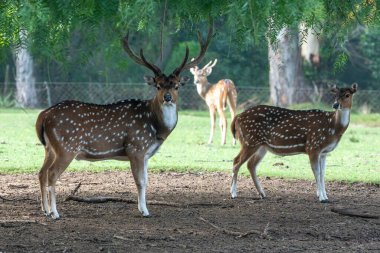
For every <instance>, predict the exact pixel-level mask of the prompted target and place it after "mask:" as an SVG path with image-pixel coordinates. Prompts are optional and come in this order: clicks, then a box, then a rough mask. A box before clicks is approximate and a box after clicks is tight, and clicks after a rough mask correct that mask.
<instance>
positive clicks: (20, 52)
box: [14, 30, 38, 107]
mask: <svg viewBox="0 0 380 253" xmlns="http://www.w3.org/2000/svg"><path fill="white" fill-rule="evenodd" d="M26 39H27V32H26V31H25V30H21V31H20V40H21V46H20V47H19V48H16V49H15V51H14V53H15V65H16V89H17V92H16V101H17V103H18V105H20V106H22V107H36V106H37V103H38V100H37V92H36V81H35V78H34V75H33V59H32V56H31V55H30V54H29V52H28V49H27V46H26Z"/></svg>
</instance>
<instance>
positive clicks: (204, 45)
mask: <svg viewBox="0 0 380 253" xmlns="http://www.w3.org/2000/svg"><path fill="white" fill-rule="evenodd" d="M197 35H198V41H199V45H200V47H201V50H200V52H199V55H198V56H197V57H196V58H195V59H194V58H193V59H192V60H191V61H190V62H189V63H187V64H186V62H187V58H188V56H189V48H188V47H187V46H186V53H185V58H184V59H183V61H182V63H181V65H180V66H179V67H178V68H176V69H175V70H174V71H173V75H179V74H180V73H181V72H182V71H183V70H185V69H190V68H193V67H195V66H196V65H198V63H199V62H200V61H202V59H203V57H204V56H205V54H206V51H207V48H208V46H209V44H210V41H211V38H212V36H213V35H214V24H213V22H212V20H210V24H209V29H208V34H207V38H206V41H205V42H203V39H202V35H201V33H200V32H199V31H198V33H197Z"/></svg>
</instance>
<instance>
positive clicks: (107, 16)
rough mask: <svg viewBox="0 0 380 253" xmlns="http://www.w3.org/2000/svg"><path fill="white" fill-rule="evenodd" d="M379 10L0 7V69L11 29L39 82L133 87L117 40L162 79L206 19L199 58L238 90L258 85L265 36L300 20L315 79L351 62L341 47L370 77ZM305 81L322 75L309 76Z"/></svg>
mask: <svg viewBox="0 0 380 253" xmlns="http://www.w3.org/2000/svg"><path fill="white" fill-rule="evenodd" d="M379 4H380V1H374V0H351V1H340V0H329V1H327V0H304V1H293V0H275V1H273V0H264V1H263V0H248V1H247V0H234V1H221V0H211V1H204V0H193V1H187V0H162V1H144V0H135V1H132V0H130V1H121V0H109V1H100V0H86V1H76V0H65V1H61V0H13V1H12V0H4V1H2V2H1V3H0V47H1V50H0V51H1V52H0V55H1V56H2V57H1V61H2V64H3V65H2V66H4V62H9V60H10V59H11V54H10V53H9V52H10V51H9V49H10V48H14V47H15V46H17V45H19V44H20V40H19V31H20V30H21V29H25V30H27V31H28V38H29V39H28V41H27V42H28V46H29V48H30V50H31V52H32V55H33V57H34V58H35V64H36V65H37V66H38V68H36V70H37V76H38V79H39V81H44V80H46V79H49V80H53V81H62V80H65V81H94V80H97V81H106V82H119V81H139V80H141V78H140V76H141V74H142V72H143V71H145V70H141V68H140V67H138V66H135V64H130V63H131V62H130V61H128V60H127V58H126V57H125V55H124V54H122V53H121V52H122V49H121V46H120V38H122V36H123V35H124V34H125V33H126V31H127V30H130V31H132V32H133V45H134V47H135V48H136V49H137V48H138V47H143V48H144V50H146V54H147V55H148V56H149V58H150V59H153V60H154V59H156V60H155V61H156V62H158V64H160V65H161V66H162V67H163V68H165V69H166V68H167V69H168V71H170V70H171V68H173V66H175V65H176V62H178V61H179V60H178V59H180V58H181V57H182V56H183V52H184V46H185V44H188V45H189V46H190V50H191V52H193V54H196V53H197V43H196V41H195V40H196V36H195V32H196V30H197V29H200V30H206V29H205V28H206V26H207V21H208V19H209V17H212V18H213V20H214V22H215V27H216V31H217V32H216V35H215V38H214V40H213V42H212V46H211V47H210V49H209V52H208V56H207V57H208V58H209V59H211V58H215V57H219V58H221V62H222V63H223V64H220V68H219V70H218V69H216V70H215V75H218V74H219V73H218V71H220V73H223V75H228V76H229V77H231V78H234V79H236V78H239V79H240V80H239V81H237V83H238V85H239V83H240V84H244V85H265V84H266V83H267V80H268V77H267V75H268V74H267V72H268V71H267V68H268V67H267V65H268V63H267V42H266V41H267V38H270V39H272V40H274V38H275V36H276V34H277V32H278V31H279V30H280V29H281V28H283V27H284V26H295V25H298V24H299V23H300V22H301V21H302V22H304V23H306V24H307V27H314V28H317V30H318V31H322V32H321V37H322V38H323V39H324V40H323V41H324V43H329V44H328V46H327V47H325V49H324V51H323V54H325V55H324V59H325V63H326V64H325V65H324V66H322V69H323V68H326V69H329V71H328V72H329V73H326V74H322V76H323V75H324V76H323V78H332V77H331V76H330V75H331V73H333V71H332V67H334V66H335V67H337V68H341V66H344V65H343V64H345V63H346V61H347V60H348V59H349V60H350V61H349V63H350V64H355V63H354V62H355V60H354V59H355V55H353V53H352V52H351V51H350V50H349V48H347V46H350V45H351V46H352V47H356V48H357V49H358V47H359V48H360V50H359V49H358V50H359V51H360V52H359V51H358V50H356V51H355V52H356V53H360V54H358V55H360V57H366V58H367V59H370V60H369V61H370V63H369V64H368V65H367V66H366V68H363V69H362V71H364V72H365V71H371V73H372V72H373V71H375V72H374V74H371V75H373V78H377V77H378V75H380V74H379V73H380V70H379V67H378V66H380V63H379V62H377V61H375V60H373V59H372V56H371V55H372V54H374V53H377V51H376V48H375V47H376V45H378V44H376V43H378V39H377V37H376V34H377V33H378V30H377V29H376V25H377V24H379V23H380V22H379V14H378V6H379ZM358 27H361V28H360V29H362V30H361V31H362V33H361V35H360V36H356V37H355V38H354V39H353V38H352V37H350V36H352V34H353V32H352V31H355V29H358ZM369 27H372V28H369ZM347 42H349V43H347ZM360 45H366V46H365V47H360ZM166 48H169V49H170V50H168V51H169V53H168V54H165V49H166ZM362 48H363V49H362ZM161 51H162V52H161ZM161 57H162V62H161V61H160V58H161ZM207 60H208V59H207ZM327 63H328V64H327ZM0 64H1V63H0ZM78 66H81V68H78ZM369 69H370V70H369ZM131 73H133V74H131ZM308 73H309V74H308V76H309V77H313V76H321V73H315V71H314V70H313V69H310V71H309V72H308ZM340 73H342V72H340ZM253 74H254V75H255V78H254V79H255V82H256V83H254V84H252V83H251V82H250V80H252V78H253V77H252V75H253ZM333 74H334V75H335V73H333ZM0 75H3V74H2V73H0ZM338 75H339V74H338ZM342 76H344V75H343V74H342ZM0 77H2V76H0ZM333 78H339V76H334V77H333Z"/></svg>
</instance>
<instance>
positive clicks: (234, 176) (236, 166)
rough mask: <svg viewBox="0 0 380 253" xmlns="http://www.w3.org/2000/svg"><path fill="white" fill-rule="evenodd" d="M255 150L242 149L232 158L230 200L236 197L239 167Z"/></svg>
mask: <svg viewBox="0 0 380 253" xmlns="http://www.w3.org/2000/svg"><path fill="white" fill-rule="evenodd" d="M256 150H257V148H254V149H250V148H248V147H242V149H241V150H240V153H239V154H238V155H237V156H236V157H235V158H234V162H233V168H232V182H231V190H230V193H231V198H233V199H234V198H236V197H237V176H238V173H239V169H240V167H241V166H242V165H243V164H244V163H245V162H246V161H247V160H248V159H249V158H250V157H251V156H252V154H254V153H255V151H256Z"/></svg>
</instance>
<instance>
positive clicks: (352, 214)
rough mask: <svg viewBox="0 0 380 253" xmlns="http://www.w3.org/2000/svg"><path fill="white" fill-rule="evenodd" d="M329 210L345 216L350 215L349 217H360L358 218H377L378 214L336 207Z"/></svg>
mask: <svg viewBox="0 0 380 253" xmlns="http://www.w3.org/2000/svg"><path fill="white" fill-rule="evenodd" d="M331 212H334V213H337V214H340V215H345V216H350V217H360V218H367V219H379V218H380V216H379V215H375V214H368V213H366V212H361V213H360V212H357V211H355V210H353V209H337V208H331Z"/></svg>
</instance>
